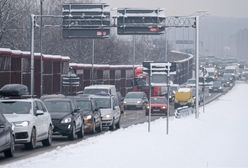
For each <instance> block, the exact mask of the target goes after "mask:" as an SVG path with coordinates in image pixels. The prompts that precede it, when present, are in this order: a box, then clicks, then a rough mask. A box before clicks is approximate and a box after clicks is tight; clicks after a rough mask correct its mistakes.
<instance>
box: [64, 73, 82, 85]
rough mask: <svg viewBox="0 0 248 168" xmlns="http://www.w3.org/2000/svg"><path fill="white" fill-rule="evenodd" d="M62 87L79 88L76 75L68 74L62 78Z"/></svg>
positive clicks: (78, 79)
mask: <svg viewBox="0 0 248 168" xmlns="http://www.w3.org/2000/svg"><path fill="white" fill-rule="evenodd" d="M62 85H63V86H79V85H80V78H79V77H78V76H77V75H76V74H70V73H68V74H67V75H64V76H62Z"/></svg>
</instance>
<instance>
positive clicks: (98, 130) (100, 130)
mask: <svg viewBox="0 0 248 168" xmlns="http://www.w3.org/2000/svg"><path fill="white" fill-rule="evenodd" d="M97 132H102V120H101V121H100V122H99V127H98V128H97Z"/></svg>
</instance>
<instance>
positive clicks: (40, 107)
mask: <svg viewBox="0 0 248 168" xmlns="http://www.w3.org/2000/svg"><path fill="white" fill-rule="evenodd" d="M36 104H37V108H38V110H41V111H43V112H46V108H45V107H44V105H43V104H42V103H41V102H39V101H36Z"/></svg>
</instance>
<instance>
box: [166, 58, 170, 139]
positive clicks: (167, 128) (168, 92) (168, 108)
mask: <svg viewBox="0 0 248 168" xmlns="http://www.w3.org/2000/svg"><path fill="white" fill-rule="evenodd" d="M169 79H170V66H169V62H168V68H167V124H166V134H167V135H168V134H169V116H170V115H169V113H170V96H169V94H170V84H169Z"/></svg>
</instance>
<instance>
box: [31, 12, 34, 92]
mask: <svg viewBox="0 0 248 168" xmlns="http://www.w3.org/2000/svg"><path fill="white" fill-rule="evenodd" d="M34 27H35V15H33V14H31V50H30V51H31V53H30V54H31V66H30V67H31V68H30V73H31V80H30V81H31V82H30V94H31V96H32V97H33V96H34Z"/></svg>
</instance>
